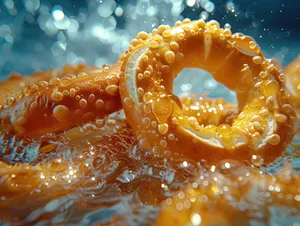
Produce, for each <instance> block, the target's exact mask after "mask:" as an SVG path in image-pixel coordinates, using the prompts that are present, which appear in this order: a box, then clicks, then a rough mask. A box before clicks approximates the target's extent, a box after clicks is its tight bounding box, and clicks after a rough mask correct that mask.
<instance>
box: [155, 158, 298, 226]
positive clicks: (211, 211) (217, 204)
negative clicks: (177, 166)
mask: <svg viewBox="0 0 300 226" xmlns="http://www.w3.org/2000/svg"><path fill="white" fill-rule="evenodd" d="M231 167H232V168H233V169H231ZM226 171H228V172H226ZM200 175H201V176H200ZM200 175H199V176H198V177H197V178H195V179H194V180H192V181H193V182H191V183H190V184H188V185H187V186H186V187H185V188H184V190H182V191H178V192H177V193H176V194H175V195H174V196H173V197H171V198H167V199H166V200H165V201H164V202H163V204H162V209H161V212H160V213H159V216H158V219H157V221H156V224H155V225H156V226H163V225H178V226H184V225H205V226H208V225H228V226H229V225H251V222H252V223H253V222H254V221H256V220H257V221H258V222H260V223H261V224H262V225H265V224H267V225H270V222H271V220H274V219H272V217H273V214H272V213H271V212H272V211H274V212H276V211H280V210H282V209H285V207H286V208H287V209H290V210H291V209H293V208H294V210H295V212H298V211H299V210H300V208H299V207H300V205H299V202H300V191H299V186H300V176H299V175H298V174H297V173H296V172H294V171H293V170H292V169H291V167H290V166H289V165H287V166H285V168H284V169H283V170H281V171H280V172H279V173H278V174H277V175H275V176H271V175H266V174H263V173H262V172H259V171H255V170H253V169H247V168H246V167H245V166H244V165H243V164H242V163H240V162H234V161H230V160H229V161H225V160H224V161H221V162H220V163H219V164H218V166H216V167H215V169H214V170H208V171H204V172H201V174H200ZM287 212H289V211H287ZM287 214H291V213H287ZM274 215H276V214H274ZM261 216H263V217H261ZM285 217H287V216H285ZM291 217H292V214H291ZM272 225H273V224H272Z"/></svg>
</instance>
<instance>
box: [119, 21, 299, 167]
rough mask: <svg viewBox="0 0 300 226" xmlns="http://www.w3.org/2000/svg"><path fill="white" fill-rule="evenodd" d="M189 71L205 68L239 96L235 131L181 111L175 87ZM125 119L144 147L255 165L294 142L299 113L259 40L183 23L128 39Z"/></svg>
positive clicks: (213, 25) (122, 80) (122, 92)
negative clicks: (256, 159)
mask: <svg viewBox="0 0 300 226" xmlns="http://www.w3.org/2000/svg"><path fill="white" fill-rule="evenodd" d="M187 67H194V68H195V67H196V68H202V69H204V70H207V71H208V72H210V73H211V74H212V76H213V77H214V78H215V79H216V80H217V81H218V82H220V83H222V84H223V85H225V86H226V87H228V88H229V89H231V90H234V91H235V92H236V94H237V99H238V108H239V114H238V115H237V117H235V119H234V121H233V123H232V125H227V124H223V125H220V126H213V125H208V126H201V125H199V123H197V120H196V119H195V117H187V116H184V115H183V113H182V108H181V103H180V101H179V99H178V98H177V97H176V96H174V95H173V94H172V88H173V81H174V78H175V77H176V76H177V74H178V73H179V72H180V71H181V70H182V69H183V68H187ZM120 95H121V99H122V104H123V109H124V111H125V115H126V117H127V121H128V123H129V124H130V126H131V127H132V128H133V130H134V131H135V133H136V135H137V139H138V140H139V144H140V146H141V147H142V148H143V149H145V150H152V151H154V152H156V153H157V152H159V153H161V154H163V153H172V152H177V153H181V154H184V155H186V156H190V157H192V158H194V159H198V160H199V159H202V158H204V159H207V160H208V161H212V162H215V161H218V160H220V159H224V158H234V159H238V160H245V159H250V157H251V156H252V155H253V154H254V153H255V154H257V155H261V156H262V157H263V158H264V159H265V161H272V160H274V158H276V157H277V156H279V155H280V154H281V153H282V152H283V151H284V150H285V148H286V146H287V145H288V144H289V142H290V141H291V139H292V137H293V125H294V123H295V117H294V116H295V113H294V111H293V108H292V106H291V105H290V103H289V101H288V96H287V93H286V91H285V88H284V84H283V80H282V72H281V71H280V70H279V69H278V68H277V67H276V66H275V65H274V64H272V63H270V61H268V60H267V59H265V57H264V56H263V54H262V53H261V51H260V49H259V47H258V45H257V44H256V42H255V41H254V40H253V39H252V38H250V37H248V36H244V35H243V34H239V33H237V34H231V31H230V30H228V29H221V28H220V26H219V24H218V23H217V22H216V21H210V22H208V23H205V22H204V21H203V20H199V21H192V22H191V21H190V20H189V19H185V20H184V21H183V22H177V23H176V24H175V26H174V27H172V28H170V27H168V26H160V27H159V28H158V29H154V30H153V31H152V33H151V34H147V33H145V32H140V33H139V34H138V35H137V38H136V39H134V40H132V41H131V46H129V50H128V52H127V54H126V55H125V59H124V63H123V66H122V74H121V76H120Z"/></svg>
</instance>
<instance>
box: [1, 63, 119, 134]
mask: <svg viewBox="0 0 300 226" xmlns="http://www.w3.org/2000/svg"><path fill="white" fill-rule="evenodd" d="M120 65H121V62H118V63H116V64H115V65H113V66H112V67H109V66H105V67H104V68H103V69H102V70H100V69H96V68H88V67H87V68H83V71H84V72H82V71H81V69H79V70H73V71H75V72H78V71H81V72H79V73H78V74H64V76H60V77H52V75H51V74H52V73H51V72H50V73H45V74H44V75H43V77H44V78H51V79H50V80H49V82H47V81H38V82H37V83H35V84H33V85H29V86H27V87H25V88H23V89H21V90H20V91H17V92H14V93H12V94H11V95H10V96H7V97H6V98H5V99H4V101H3V105H2V106H1V108H2V109H1V111H0V123H1V128H2V131H1V132H3V131H13V132H14V133H16V134H20V135H22V136H25V137H36V136H40V135H43V134H46V133H49V132H58V131H63V130H66V129H68V128H71V127H74V126H77V125H78V124H82V123H85V122H87V121H90V120H94V119H97V118H99V119H102V118H103V117H104V116H105V115H108V114H110V113H112V112H115V111H117V110H120V109H121V103H120V97H119V91H118V82H119V78H118V72H119V69H120ZM69 71H70V69H69ZM71 71H72V69H71ZM33 77H34V78H32V80H35V79H38V76H33ZM37 122H38V123H37Z"/></svg>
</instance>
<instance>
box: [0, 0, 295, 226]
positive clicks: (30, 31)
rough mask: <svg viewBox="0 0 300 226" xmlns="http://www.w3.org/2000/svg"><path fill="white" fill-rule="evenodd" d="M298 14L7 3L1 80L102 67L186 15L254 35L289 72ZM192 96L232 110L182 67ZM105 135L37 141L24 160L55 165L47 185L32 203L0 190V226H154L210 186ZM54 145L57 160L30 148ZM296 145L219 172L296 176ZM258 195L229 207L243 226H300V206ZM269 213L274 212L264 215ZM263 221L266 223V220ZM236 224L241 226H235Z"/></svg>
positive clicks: (107, 2)
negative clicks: (192, 186) (194, 186)
mask: <svg viewBox="0 0 300 226" xmlns="http://www.w3.org/2000/svg"><path fill="white" fill-rule="evenodd" d="M299 9H300V5H299V3H293V4H291V3H285V2H284V1H267V0H266V1H263V0H260V1H253V2H251V3H250V2H249V1H213V0H211V1H209V0H186V1H185V0H164V1H162V0H137V1H114V0H91V1H50V0H49V1H44V0H23V1H17V0H15V1H13V0H3V1H2V5H0V52H1V55H0V75H1V78H5V76H7V75H8V74H9V73H11V72H13V71H17V72H20V73H21V74H30V73H33V72H34V71H37V70H46V69H50V68H56V67H61V66H62V65H64V64H76V63H79V62H83V63H87V64H89V65H96V66H99V67H101V66H102V64H104V63H108V64H110V63H113V62H115V61H117V59H118V56H119V55H120V54H121V53H122V52H123V51H125V50H126V49H127V47H128V45H129V42H130V40H131V39H132V38H134V37H135V35H136V33H137V32H138V31H141V30H145V31H147V32H149V31H150V30H151V29H153V28H155V27H158V26H159V25H160V24H170V25H172V24H174V23H175V22H176V21H177V20H182V19H183V18H186V17H189V18H191V19H198V18H203V19H217V20H218V21H219V22H220V23H221V25H222V26H225V27H232V30H233V31H240V32H243V33H246V34H249V35H251V36H253V37H254V38H255V39H256V40H257V42H258V43H259V44H260V46H261V48H262V49H263V51H264V52H265V53H266V55H267V56H268V57H274V58H276V59H278V60H279V61H280V62H282V64H283V65H287V64H288V63H289V62H291V60H292V59H294V58H295V57H296V56H297V55H298V53H300V39H299V34H300V29H299V25H298V24H299V21H300V16H299ZM295 12H296V13H295ZM189 92H197V93H204V94H205V95H206V94H207V95H208V96H210V97H224V98H225V99H227V100H229V101H231V102H236V98H235V94H234V92H231V91H229V90H227V89H226V88H225V87H223V86H222V85H220V84H218V83H217V82H216V81H215V80H213V79H212V78H211V76H210V75H209V74H208V73H206V72H204V71H200V70H194V69H193V70H192V69H186V70H184V71H183V72H181V75H180V76H179V77H178V78H177V80H176V86H175V93H176V94H182V93H189ZM110 123H111V125H115V123H118V122H113V121H112V122H110ZM108 124H109V123H108ZM108 126H109V125H108ZM104 128H105V127H104ZM73 132H74V131H73ZM77 132H78V131H77ZM102 132H103V131H97V132H94V131H90V132H89V133H87V134H86V135H84V136H80V139H78V137H76V136H75V135H74V133H72V131H69V133H67V134H62V135H60V137H59V138H58V139H57V137H56V136H55V137H52V135H49V136H46V137H43V138H41V139H42V140H38V141H36V146H33V147H30V150H31V151H28V153H30V154H28V156H27V158H21V160H22V161H27V162H30V163H32V164H38V163H39V162H46V161H49V162H50V163H49V164H50V165H49V166H48V167H49V169H51V170H52V174H51V178H48V177H50V175H42V176H43V178H41V179H42V181H43V183H41V184H40V186H38V187H37V188H35V189H34V190H33V191H32V192H31V193H30V194H29V195H28V194H27V193H22V192H20V193H18V195H17V196H13V197H5V196H1V191H0V224H1V225H2V224H3V225H6V224H8V225H10V224H11V225H79V224H80V225H153V224H154V222H155V219H156V218H157V216H158V213H159V210H160V205H159V203H161V202H162V201H163V200H165V199H167V198H169V197H171V196H172V195H173V194H174V192H175V191H178V190H180V189H183V188H184V185H186V184H188V183H189V182H192V181H193V178H194V177H195V176H197V175H198V176H199V175H204V176H205V178H206V179H207V180H208V181H209V180H212V179H213V178H212V175H211V174H210V173H208V172H210V171H211V168H210V167H209V166H207V165H206V164H205V162H204V161H203V162H193V161H191V160H188V159H184V158H183V157H179V156H176V155H175V156H173V157H172V158H170V159H162V158H159V157H158V156H155V155H153V154H151V153H143V152H141V150H139V149H138V148H137V146H136V143H135V142H136V141H135V138H134V137H133V136H131V131H128V130H126V129H124V130H121V131H120V133H119V134H118V135H111V134H112V133H110V134H104V135H103V133H102ZM75 133H76V131H75ZM109 139H111V140H113V141H114V142H117V143H118V144H123V145H122V148H121V150H120V149H118V150H116V149H115V148H114V147H112V146H110V145H109V144H108V143H105V142H104V140H109ZM49 144H51V145H55V147H56V152H55V153H53V152H49V153H44V154H42V155H36V152H34V150H36V149H37V150H38V149H40V148H41V145H42V146H43V145H49ZM99 144H100V145H99ZM33 145H34V144H33ZM299 145H300V138H299V136H296V137H295V139H294V141H293V143H292V144H291V145H290V147H289V148H288V150H287V153H286V154H285V155H284V156H282V157H281V158H280V159H279V160H278V161H276V162H274V163H273V164H271V165H265V164H263V162H261V161H259V160H257V161H253V162H252V163H249V162H244V163H236V162H234V161H232V160H226V161H227V162H229V163H231V165H233V166H234V167H233V168H232V169H231V172H224V169H223V168H222V164H223V163H224V162H223V163H222V162H221V163H219V165H217V166H216V171H218V170H219V171H220V173H221V174H222V175H225V177H226V178H227V179H228V180H229V181H230V183H231V182H232V183H234V182H235V181H236V180H237V178H238V177H239V176H240V175H242V174H244V173H245V172H248V170H249V168H250V169H251V168H252V169H255V168H257V167H260V168H261V170H262V171H264V172H266V173H268V174H275V173H276V172H278V171H279V170H281V169H282V168H283V165H284V164H286V163H287V162H289V163H290V164H291V167H292V168H293V169H294V170H295V171H294V172H295V173H299V174H300V158H299V155H300V148H299ZM10 158H12V156H8V157H7V159H6V161H8V162H9V161H10V160H11V159H10ZM82 159H84V161H83V160H82ZM18 161H20V159H19V160H18ZM224 161H225V160H224ZM52 177H54V178H52ZM24 180H26V178H25V179H24ZM49 181H52V182H49ZM55 181H60V183H58V184H56V183H55ZM51 183H52V184H51ZM224 183H225V182H224ZM226 183H227V182H226ZM24 184H26V183H24ZM24 186H25V185H24ZM47 186H50V187H51V189H49V191H47V189H45V187H47ZM259 197H260V196H259V192H257V193H254V194H253V197H252V199H251V200H250V201H249V200H246V199H245V200H244V199H241V200H233V201H232V203H233V204H232V205H233V206H234V209H235V210H238V211H241V213H242V212H243V213H245V212H246V215H247V219H248V220H247V225H265V222H268V225H293V226H299V225H300V213H299V211H300V210H299V206H300V202H299V206H298V209H297V207H290V206H279V207H278V206H277V205H275V204H274V205H272V203H266V202H267V201H266V200H267V198H266V197H264V198H262V200H259V201H258V203H253V200H254V201H255V200H256V198H259ZM260 198H261V197H260ZM241 203H242V204H241ZM235 204H236V205H235ZM258 207H259V208H258ZM263 208H267V209H268V211H262V209H263ZM266 213H267V214H266ZM266 218H268V221H264V220H262V219H266ZM236 225H244V224H243V223H242V222H241V221H237V222H236Z"/></svg>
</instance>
